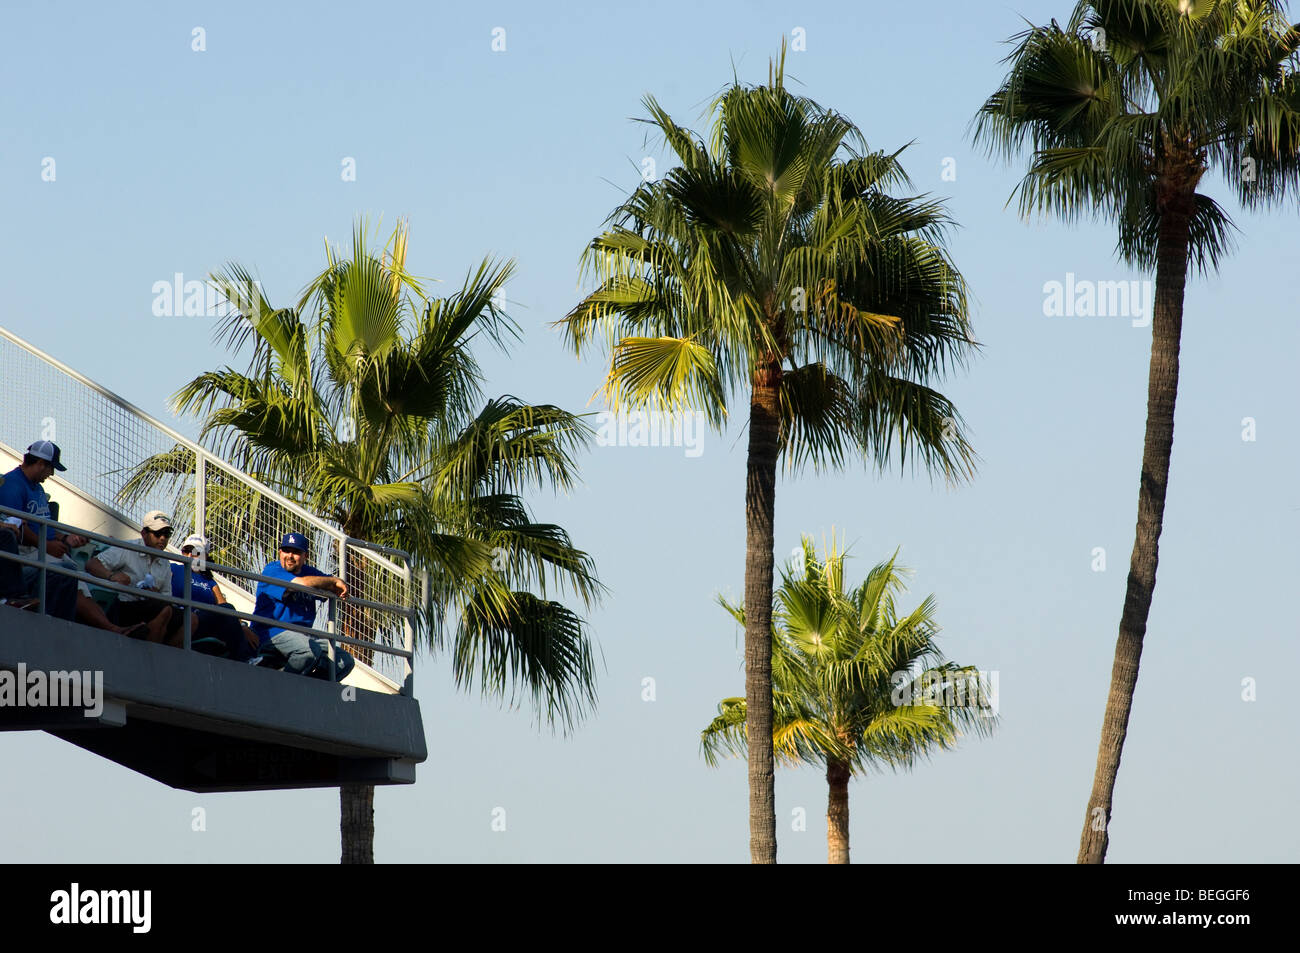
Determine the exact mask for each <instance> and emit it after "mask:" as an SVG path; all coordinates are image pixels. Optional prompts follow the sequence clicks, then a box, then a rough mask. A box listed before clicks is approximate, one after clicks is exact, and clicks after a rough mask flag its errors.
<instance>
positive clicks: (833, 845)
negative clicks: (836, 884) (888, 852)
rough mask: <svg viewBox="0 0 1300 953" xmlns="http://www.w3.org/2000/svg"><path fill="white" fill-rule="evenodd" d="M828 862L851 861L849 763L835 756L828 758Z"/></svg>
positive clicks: (844, 862)
mask: <svg viewBox="0 0 1300 953" xmlns="http://www.w3.org/2000/svg"><path fill="white" fill-rule="evenodd" d="M826 785H827V787H828V788H829V789H830V794H829V796H828V798H827V801H826V863H828V864H847V863H848V862H849V765H848V763H847V762H845V761H837V760H835V759H834V758H828V759H827V760H826Z"/></svg>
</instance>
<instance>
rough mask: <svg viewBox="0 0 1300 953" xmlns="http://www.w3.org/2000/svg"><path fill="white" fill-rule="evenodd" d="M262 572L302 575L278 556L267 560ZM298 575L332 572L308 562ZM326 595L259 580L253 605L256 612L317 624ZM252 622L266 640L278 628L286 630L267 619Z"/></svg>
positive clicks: (279, 576)
mask: <svg viewBox="0 0 1300 953" xmlns="http://www.w3.org/2000/svg"><path fill="white" fill-rule="evenodd" d="M262 575H264V576H274V577H275V578H276V579H284V580H289V581H292V580H295V579H297V578H298V576H295V575H294V574H293V573H291V572H289V570H287V569H285V568H284V567H283V566H281V565H280V561H279V560H278V559H277V560H276V561H275V562H272V563H267V565H266V568H265V569H263V570H262ZM298 575H299V576H325V575H328V573H323V572H321V571H320V570H319V569H317V568H316V567H315V566H308V565H304V566H303V567H302V572H301V573H299V574H298ZM324 598H325V597H324V596H313V595H311V594H309V593H306V592H303V591H302V590H301V589H286V588H285V587H284V586H277V585H274V584H272V583H268V582H259V583H258V584H257V602H256V603H255V604H254V605H253V614H254V615H263V616H270V617H271V618H272V619H279V620H280V621H281V622H293V623H295V624H297V625H306V626H314V625H315V624H316V605H317V603H319V602H320V601H321V600H322V599H324ZM249 625H250V627H251V628H252V630H253V631H254V632H256V633H257V637H258V638H259V639H261V641H263V642H266V641H267V640H268V639H269V638H271V636H273V635H275V634H276V633H277V632H281V631H283V630H282V629H277V628H275V627H274V626H272V625H270V624H269V623H267V622H251V623H249Z"/></svg>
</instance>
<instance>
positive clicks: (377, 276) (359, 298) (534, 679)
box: [137, 224, 602, 863]
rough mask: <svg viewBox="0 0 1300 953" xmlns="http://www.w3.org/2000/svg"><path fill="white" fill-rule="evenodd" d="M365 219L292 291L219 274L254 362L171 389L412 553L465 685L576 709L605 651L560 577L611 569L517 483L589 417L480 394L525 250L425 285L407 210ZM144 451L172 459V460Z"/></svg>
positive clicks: (560, 458)
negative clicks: (287, 296)
mask: <svg viewBox="0 0 1300 953" xmlns="http://www.w3.org/2000/svg"><path fill="white" fill-rule="evenodd" d="M366 231H367V230H366V228H365V227H364V226H363V225H361V224H359V225H358V226H357V227H356V229H355V230H354V234H353V239H352V255H351V257H350V258H346V257H342V255H341V253H340V252H339V251H337V250H335V249H333V248H330V247H329V245H328V244H327V246H326V251H327V259H328V260H327V264H326V267H325V269H324V271H322V272H321V273H320V274H319V275H317V276H316V277H315V278H314V279H313V280H312V281H311V282H310V283H309V284H308V285H307V287H306V289H305V291H304V292H303V294H302V297H301V299H300V300H299V301H298V302H297V304H296V305H295V306H291V307H285V308H276V307H273V306H272V305H271V303H270V302H269V301H267V299H266V298H265V296H264V295H263V294H262V292H261V288H260V285H256V284H255V283H254V282H253V281H252V279H251V276H250V275H249V273H248V271H247V270H246V269H244V268H243V267H241V266H239V265H236V264H231V265H229V266H228V267H227V268H226V269H225V271H224V272H222V273H220V274H214V275H213V276H212V281H213V282H214V283H215V284H216V285H217V286H218V287H219V288H220V289H221V290H222V291H223V293H225V295H226V297H227V298H228V299H229V300H231V301H232V302H240V303H241V307H240V308H239V309H238V312H237V313H235V314H232V315H231V317H230V319H229V321H228V322H227V324H226V325H225V327H224V329H223V336H224V338H225V340H226V343H227V344H228V345H229V346H231V347H232V348H233V349H236V350H237V349H239V348H240V347H241V346H244V345H246V344H251V345H252V348H253V358H252V362H251V365H250V367H249V368H248V370H247V371H237V370H235V369H232V368H230V367H224V368H221V369H218V370H213V371H209V372H207V373H204V374H201V375H199V376H198V377H196V378H195V379H194V380H192V381H191V382H190V383H188V384H186V385H185V386H184V387H183V388H182V389H181V390H180V391H179V393H177V394H176V396H175V398H174V399H173V403H174V405H175V407H176V409H177V411H178V412H179V413H192V414H196V415H198V416H201V417H202V418H203V427H202V439H204V440H205V442H206V443H208V444H209V445H210V446H211V447H213V449H215V450H217V451H219V452H220V453H222V454H223V455H225V456H227V457H228V458H229V459H232V460H233V461H234V462H235V463H236V464H237V465H239V466H240V467H242V468H243V469H244V470H245V471H246V472H248V473H250V474H252V475H253V476H255V477H257V478H258V479H260V480H262V481H263V482H264V483H266V484H267V485H269V486H270V487H271V488H272V489H275V490H277V491H278V492H280V493H282V494H284V495H285V496H287V497H289V498H291V499H293V500H296V501H298V502H300V503H301V504H302V505H304V506H305V507H307V508H309V509H310V510H311V511H313V512H315V513H317V514H319V515H320V516H322V517H324V518H325V519H328V520H331V521H333V522H334V523H335V524H336V525H338V526H339V527H340V528H341V529H342V530H343V532H345V533H346V534H347V535H348V536H351V537H356V538H360V539H365V540H368V541H370V542H376V543H380V544H383V545H387V546H392V547H395V548H399V549H402V550H405V551H406V552H408V553H410V554H411V556H412V558H413V561H414V566H415V569H416V570H417V572H420V571H423V572H427V573H428V574H429V579H430V586H429V599H428V602H427V603H426V604H425V605H424V606H423V607H422V612H421V617H420V618H421V624H420V626H419V633H420V637H421V640H422V641H423V642H424V643H425V644H428V645H430V646H431V647H433V648H440V647H442V646H443V645H444V643H445V641H446V637H447V635H448V633H450V636H451V639H450V640H451V643H452V664H453V672H454V674H455V678H456V682H457V684H458V685H462V686H463V685H466V684H476V685H477V686H478V688H479V689H480V690H481V691H482V692H483V693H485V694H487V695H489V696H494V697H498V698H506V697H508V698H509V699H510V701H511V702H512V703H513V702H514V701H516V700H517V699H518V698H519V697H520V696H524V697H528V698H530V699H531V701H532V702H533V704H534V706H535V708H536V710H537V711H538V713H539V718H541V719H543V720H545V721H546V722H548V723H550V724H553V725H555V724H559V725H562V726H563V727H565V728H568V727H570V726H572V725H573V724H574V723H575V722H576V720H577V719H579V718H580V717H582V716H583V715H584V714H585V713H586V712H587V711H588V710H590V708H591V707H592V706H593V705H594V703H595V699H596V691H595V661H594V655H593V651H592V646H591V643H590V641H589V638H588V635H587V631H586V626H585V624H584V622H583V621H582V619H581V618H580V617H579V616H578V615H577V614H575V613H574V612H573V611H572V610H571V609H569V608H567V607H566V606H565V605H563V604H562V603H560V602H557V601H554V600H552V599H550V598H548V593H549V592H551V591H553V590H556V589H558V590H559V591H560V592H561V593H565V592H567V593H569V594H570V595H571V596H573V597H576V598H577V600H578V601H579V602H580V603H581V605H582V606H583V607H584V608H587V607H590V606H591V605H592V604H593V600H595V599H597V598H599V596H600V594H601V591H602V587H601V586H600V583H599V582H598V580H597V578H596V574H595V568H594V565H593V563H592V561H591V559H590V557H589V556H588V555H587V554H586V553H584V552H582V551H581V550H579V549H577V548H575V547H574V545H573V544H572V541H571V540H570V538H569V535H568V533H567V532H566V531H565V530H564V529H563V528H561V527H559V526H556V525H553V524H549V523H539V522H535V521H534V520H533V518H532V516H531V514H530V511H529V508H528V507H527V506H526V505H525V503H524V501H523V499H522V497H521V496H520V495H519V494H521V493H523V492H527V491H529V490H532V489H536V488H542V487H546V486H552V487H555V488H557V489H563V490H567V489H569V488H570V487H571V486H572V485H573V484H574V481H575V480H576V478H577V468H576V465H575V462H574V458H573V453H574V451H575V450H577V449H579V448H580V447H582V446H584V445H585V443H586V442H587V441H588V439H589V437H590V431H589V430H588V428H586V426H585V425H584V424H582V422H581V421H580V420H579V419H577V418H576V417H574V416H573V415H572V414H569V413H567V412H565V411H563V410H561V409H560V408H558V407H554V406H550V405H544V404H543V405H533V404H526V403H523V402H521V401H519V400H518V399H516V398H514V397H511V396H502V397H496V398H492V399H489V400H486V401H485V400H484V399H483V394H482V390H481V375H480V372H479V369H478V365H477V364H476V362H475V360H474V357H473V354H472V353H471V350H470V343H471V340H472V339H473V338H475V337H481V338H483V339H485V340H486V341H488V342H490V343H492V344H495V345H498V346H504V344H505V343H506V340H507V338H508V337H509V336H510V335H512V334H513V333H515V331H516V327H515V325H514V324H513V322H512V321H511V319H510V318H509V317H508V316H507V315H506V314H505V313H504V311H503V310H502V309H501V307H500V303H501V301H500V297H499V294H500V290H501V288H502V287H503V285H504V284H505V282H506V280H507V278H508V277H509V276H510V274H511V270H512V268H513V263H510V262H507V263H504V264H496V263H493V262H491V261H486V260H485V261H484V262H483V263H482V264H481V265H480V266H479V267H478V269H477V270H476V271H475V272H474V273H472V274H470V275H469V276H468V277H467V278H466V280H465V282H464V284H463V285H462V286H461V288H460V289H459V290H457V291H456V292H454V293H453V294H451V295H449V296H447V297H442V298H434V297H428V296H427V295H426V294H425V292H424V290H423V287H422V285H421V283H420V282H419V280H417V279H416V278H415V277H414V276H412V275H411V274H410V273H409V272H408V271H407V267H406V248H407V234H408V232H407V228H406V226H405V225H399V226H398V227H397V228H396V230H395V231H394V232H393V235H392V238H391V239H390V241H389V242H388V244H387V246H386V248H385V249H384V251H383V252H382V253H378V254H377V253H375V252H372V251H371V249H370V247H369V246H368V238H367V234H366ZM253 288H256V290H255V291H252V292H251V293H250V292H249V289H253ZM173 456H174V454H173ZM151 465H152V466H153V468H154V472H153V474H152V475H153V476H154V477H156V478H159V479H161V478H163V477H164V476H165V475H166V473H167V472H168V471H169V470H174V469H175V467H176V461H175V460H170V459H167V455H163V456H162V457H161V458H159V459H155V460H154V461H151ZM145 469H146V471H148V469H149V468H148V467H146V468H145ZM147 479H148V475H147V473H146V477H145V482H147ZM137 482H138V483H139V482H140V481H137ZM141 485H143V484H141ZM238 504H239V501H235V505H238ZM214 558H216V559H218V560H219V559H220V554H219V553H218V554H216V555H215V556H214ZM355 563H356V561H353V563H352V564H350V565H349V567H348V572H349V576H348V578H347V579H346V582H347V583H348V585H349V588H350V589H353V590H354V591H355V592H357V593H359V594H365V592H366V587H367V586H368V585H372V581H371V580H369V579H367V577H366V575H365V572H364V567H360V566H357V565H356V564H355ZM352 624H353V625H354V626H358V627H362V626H364V625H365V624H366V623H365V621H364V619H363V618H362V617H360V616H357V617H354V618H353V622H352ZM346 626H347V622H346V621H345V630H344V631H345V634H349V635H362V636H365V635H366V634H368V633H365V632H360V631H357V630H355V629H354V630H353V631H348V630H347V627H346ZM364 654H365V653H364V651H363V652H362V655H363V660H368V659H365V658H364ZM373 796H374V789H373V787H372V786H369V785H344V786H343V787H342V789H341V791H340V809H341V817H342V821H343V824H342V840H343V861H344V862H364V863H368V862H372V861H373V836H374V825H373Z"/></svg>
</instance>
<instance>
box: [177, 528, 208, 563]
mask: <svg viewBox="0 0 1300 953" xmlns="http://www.w3.org/2000/svg"><path fill="white" fill-rule="evenodd" d="M188 546H193V547H194V548H195V549H197V550H198V551H199V555H200V556H204V557H206V556H207V555H208V550H210V549H211V548H212V544H211V543H209V542H208V538H207V537H206V536H200V535H199V534H198V533H195V534H194V535H193V536H187V537H185V542H183V543H181V551H182V552H183V551H184V550H185V548H186V547H188Z"/></svg>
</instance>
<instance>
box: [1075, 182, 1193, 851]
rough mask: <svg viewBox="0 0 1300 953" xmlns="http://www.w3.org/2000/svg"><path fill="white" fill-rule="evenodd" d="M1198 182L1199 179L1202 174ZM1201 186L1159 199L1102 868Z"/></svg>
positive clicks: (1152, 549)
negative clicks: (1138, 466)
mask: <svg viewBox="0 0 1300 953" xmlns="http://www.w3.org/2000/svg"><path fill="white" fill-rule="evenodd" d="M1198 177H1199V176H1198ZM1195 186H1196V182H1195V180H1194V179H1193V181H1192V182H1191V188H1190V189H1187V188H1182V189H1178V190H1177V191H1176V193H1175V194H1172V195H1162V196H1160V198H1159V202H1160V211H1161V218H1160V235H1159V239H1158V242H1159V244H1158V245H1157V252H1156V254H1157V259H1156V294H1155V307H1154V314H1153V318H1152V325H1151V367H1150V371H1149V373H1148V378H1147V427H1146V438H1145V440H1144V442H1143V445H1142V483H1141V486H1140V488H1139V491H1138V515H1137V536H1136V539H1135V540H1134V543H1133V555H1132V557H1131V559H1130V562H1129V571H1128V590H1127V592H1126V593H1125V596H1124V612H1123V615H1122V616H1121V617H1120V623H1119V641H1118V642H1117V644H1116V645H1115V663H1114V666H1113V667H1112V669H1111V675H1110V695H1109V697H1108V698H1107V699H1106V715H1105V718H1104V719H1103V721H1102V725H1101V743H1100V745H1099V747H1098V750H1097V771H1096V774H1095V775H1094V777H1093V782H1092V794H1091V796H1090V797H1089V798H1088V808H1087V811H1086V813H1085V815H1084V823H1083V836H1082V837H1081V838H1080V841H1079V856H1078V860H1077V862H1078V863H1080V864H1100V863H1104V862H1105V859H1106V848H1107V846H1108V845H1109V843H1110V835H1109V832H1108V828H1109V826H1110V818H1111V799H1112V797H1113V795H1114V791H1115V777H1116V775H1117V774H1118V773H1119V760H1120V755H1121V753H1122V752H1123V748H1124V736H1125V735H1126V734H1127V733H1128V718H1129V712H1130V711H1131V710H1132V708H1133V690H1134V688H1135V687H1136V686H1137V677H1138V662H1139V661H1140V660H1141V657H1142V639H1143V637H1144V636H1145V635H1146V630H1147V616H1148V615H1149V613H1150V611H1151V594H1152V592H1153V591H1154V590H1155V585H1156V564H1157V562H1158V560H1159V554H1160V553H1159V550H1160V530H1161V527H1162V525H1163V523H1164V514H1165V492H1166V490H1167V488H1168V485H1169V457H1170V454H1171V452H1172V451H1173V444H1174V401H1175V399H1176V398H1177V396H1178V349H1179V344H1180V341H1181V338H1182V332H1183V289H1184V287H1185V285H1186V283H1187V245H1188V238H1189V234H1190V229H1189V222H1190V218H1191V211H1192V208H1193V205H1192V203H1193V202H1194V200H1195V199H1194V197H1195Z"/></svg>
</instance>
